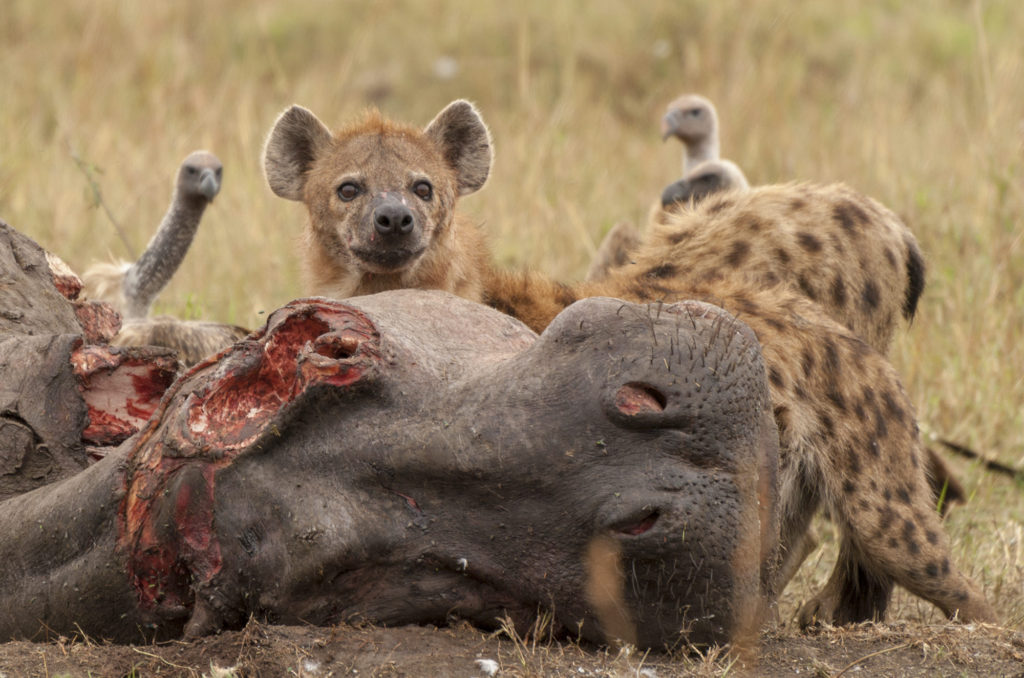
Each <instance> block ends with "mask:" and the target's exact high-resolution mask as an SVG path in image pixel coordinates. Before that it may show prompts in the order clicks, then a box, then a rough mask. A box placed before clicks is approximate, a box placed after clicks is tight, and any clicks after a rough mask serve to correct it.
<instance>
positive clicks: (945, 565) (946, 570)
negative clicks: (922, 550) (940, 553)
mask: <svg viewBox="0 0 1024 678" xmlns="http://www.w3.org/2000/svg"><path fill="white" fill-rule="evenodd" d="M942 574H944V575H946V574H949V558H943V559H942Z"/></svg>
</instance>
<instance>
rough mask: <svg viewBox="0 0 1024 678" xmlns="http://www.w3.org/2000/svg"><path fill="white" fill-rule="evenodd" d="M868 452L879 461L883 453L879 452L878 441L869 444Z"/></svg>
mask: <svg viewBox="0 0 1024 678" xmlns="http://www.w3.org/2000/svg"><path fill="white" fill-rule="evenodd" d="M868 452H869V453H870V454H871V456H872V457H874V458H875V459H878V457H879V456H881V452H880V451H879V448H878V441H877V440H872V441H871V442H870V443H868Z"/></svg>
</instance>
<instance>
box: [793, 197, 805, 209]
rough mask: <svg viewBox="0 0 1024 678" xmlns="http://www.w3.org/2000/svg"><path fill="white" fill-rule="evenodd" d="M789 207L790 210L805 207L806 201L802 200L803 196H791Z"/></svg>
mask: <svg viewBox="0 0 1024 678" xmlns="http://www.w3.org/2000/svg"><path fill="white" fill-rule="evenodd" d="M789 207H790V209H792V210H802V209H803V208H805V207H807V203H806V202H804V199H803V198H793V199H792V200H790V201H789Z"/></svg>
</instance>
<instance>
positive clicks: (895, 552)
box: [798, 468, 996, 626]
mask: <svg viewBox="0 0 1024 678" xmlns="http://www.w3.org/2000/svg"><path fill="white" fill-rule="evenodd" d="M902 470H903V471H905V473H903V474H894V475H893V478H894V480H893V481H892V486H891V487H886V488H881V487H879V489H878V490H877V491H871V492H865V493H860V492H858V491H857V488H856V487H853V486H852V484H851V483H849V482H846V483H844V488H843V490H842V491H844V492H845V493H846V501H845V502H842V503H840V502H834V505H833V506H832V507H831V511H832V516H833V518H834V519H835V520H836V522H837V524H838V525H839V527H840V529H841V530H842V532H843V541H842V544H841V548H840V554H839V560H838V561H837V562H836V566H835V569H834V570H833V571H832V576H831V577H830V579H829V581H828V584H826V586H825V588H824V589H823V590H822V591H821V592H820V593H819V594H818V595H816V596H815V597H814V598H813V599H811V600H810V601H809V602H808V603H806V604H805V605H804V607H803V608H802V609H801V610H800V613H799V615H798V619H799V622H800V624H801V626H806V625H808V624H812V623H815V622H832V623H853V622H858V621H868V620H871V619H881V618H882V617H883V616H884V614H885V609H886V607H887V605H888V602H889V597H890V593H891V591H892V585H893V584H894V583H896V584H899V585H900V586H903V587H904V588H906V589H907V590H909V591H910V592H911V593H913V594H914V595H917V596H920V597H921V598H924V599H925V600H927V601H929V602H931V603H933V604H934V605H936V606H937V607H938V608H939V609H941V610H942V611H943V612H944V613H945V614H946V616H947V617H950V618H953V617H956V618H958V619H959V620H960V621H964V622H994V621H996V615H995V611H994V610H993V609H992V606H991V605H990V604H989V602H988V601H987V600H986V599H985V596H984V594H982V592H981V590H980V589H979V587H978V586H977V584H975V583H974V582H973V581H972V580H971V579H970V578H969V577H968V576H966V575H965V574H963V573H962V572H960V570H959V569H957V567H956V566H955V565H954V564H953V560H952V553H951V550H950V545H949V538H948V537H947V536H946V533H945V530H944V529H943V526H942V522H941V518H940V517H939V515H938V513H937V512H936V511H935V508H934V506H933V505H932V502H931V491H930V489H929V487H928V484H927V481H926V480H925V478H924V477H923V476H924V474H923V473H922V472H920V471H918V472H917V473H913V472H912V471H911V469H909V468H908V469H902ZM904 478H913V479H910V480H902V479H904ZM915 481H916V482H915ZM859 495H863V496H859ZM855 506H860V507H862V508H863V510H851V509H852V507H855ZM844 509H845V510H844Z"/></svg>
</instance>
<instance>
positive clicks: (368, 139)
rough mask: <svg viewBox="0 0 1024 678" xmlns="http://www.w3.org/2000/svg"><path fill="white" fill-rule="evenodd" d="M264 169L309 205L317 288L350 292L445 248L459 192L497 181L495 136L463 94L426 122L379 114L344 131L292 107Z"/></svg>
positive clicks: (276, 187)
mask: <svg viewBox="0 0 1024 678" xmlns="http://www.w3.org/2000/svg"><path fill="white" fill-rule="evenodd" d="M264 167H265V169H266V174H267V182H268V183H269V184H270V188H271V189H272V190H273V191H274V193H276V194H277V195H279V196H281V197H282V198H287V199H289V200H297V201H300V202H303V203H305V205H306V208H307V209H308V210H309V220H310V221H309V230H308V231H307V237H306V246H307V248H308V251H307V261H306V263H307V264H308V265H309V266H310V269H311V277H312V281H311V282H312V283H313V286H314V290H315V292H316V293H318V294H331V293H333V296H348V295H349V294H353V293H356V292H357V291H360V290H361V291H365V286H364V285H363V283H362V281H363V279H367V278H372V277H373V276H378V277H379V276H384V277H388V276H392V277H402V276H405V277H408V275H409V273H410V272H411V271H415V269H416V268H417V266H419V265H420V263H421V262H422V261H423V260H424V259H426V258H428V257H430V252H431V250H432V249H436V248H438V247H443V245H442V244H441V243H443V242H444V240H445V234H446V232H447V231H448V230H449V229H450V228H451V227H452V220H453V218H454V216H455V212H454V210H455V203H456V200H457V199H458V197H459V196H463V195H467V194H469V193H473V192H474V191H476V190H478V189H479V188H481V187H482V186H483V185H484V183H485V182H486V181H487V175H488V173H489V172H490V167H491V139H490V134H489V132H488V131H487V127H486V126H485V125H484V122H483V120H482V119H481V117H480V114H479V113H478V112H477V110H476V108H474V107H473V105H472V104H471V103H469V102H468V101H462V100H459V101H454V102H452V103H451V104H449V105H448V106H447V107H446V108H445V109H444V110H443V111H441V112H440V113H439V114H438V115H437V117H436V118H434V120H433V121H432V122H431V123H430V124H429V125H427V126H426V128H425V129H422V130H420V129H417V128H414V127H410V126H406V125H402V124H398V123H395V122H391V121H388V120H385V119H384V118H383V117H381V115H380V114H379V113H377V112H370V113H368V114H367V115H366V116H365V117H364V119H363V120H361V121H360V122H358V123H356V124H353V125H350V126H349V127H346V128H344V129H342V130H340V131H339V132H337V133H336V134H331V132H330V131H329V130H328V129H327V127H325V126H324V124H323V123H322V122H320V120H318V119H317V117H316V116H315V115H313V113H311V112H310V111H308V110H306V109H305V108H302V107H301V106H292V107H291V108H289V109H288V110H286V111H285V112H284V113H282V114H281V116H280V117H279V118H278V120H277V122H276V123H275V125H274V127H273V129H272V130H271V132H270V137H269V139H268V140H267V146H266V150H265V153H264ZM408 282H409V281H408V280H404V281H403V283H402V285H403V286H409V284H408ZM361 286H362V287H361Z"/></svg>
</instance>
